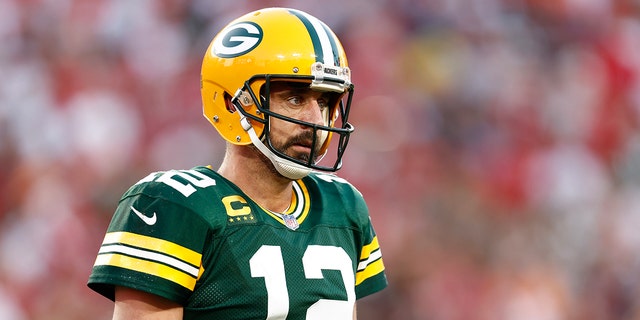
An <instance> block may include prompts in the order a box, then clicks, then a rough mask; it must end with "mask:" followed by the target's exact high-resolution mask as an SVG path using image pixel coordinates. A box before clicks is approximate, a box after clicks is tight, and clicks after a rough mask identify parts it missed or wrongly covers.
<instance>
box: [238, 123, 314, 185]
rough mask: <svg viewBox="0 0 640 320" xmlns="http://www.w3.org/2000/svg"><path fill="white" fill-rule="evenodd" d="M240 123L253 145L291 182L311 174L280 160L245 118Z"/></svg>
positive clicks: (296, 165)
mask: <svg viewBox="0 0 640 320" xmlns="http://www.w3.org/2000/svg"><path fill="white" fill-rule="evenodd" d="M240 123H241V124H242V128H243V129H244V131H246V132H247V133H248V134H249V137H250V138H251V142H252V143H253V145H254V146H256V148H258V150H260V152H262V153H263V154H264V155H265V156H266V157H267V158H268V159H269V160H271V163H273V166H274V167H275V168H276V170H277V171H278V173H280V174H281V175H283V176H285V177H287V178H289V179H291V180H298V179H301V178H303V177H306V176H307V175H308V174H309V173H310V172H311V169H310V168H307V167H305V166H302V165H299V164H297V163H294V162H292V161H289V160H287V159H283V158H280V157H278V156H277V155H275V154H274V153H273V152H271V150H269V148H267V146H265V145H264V143H262V141H260V138H258V135H256V132H255V130H253V126H251V124H250V123H249V120H248V119H247V118H246V117H245V116H242V118H241V119H240Z"/></svg>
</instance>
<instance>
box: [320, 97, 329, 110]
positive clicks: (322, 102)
mask: <svg viewBox="0 0 640 320" xmlns="http://www.w3.org/2000/svg"><path fill="white" fill-rule="evenodd" d="M318 106H319V107H320V110H324V109H326V108H328V107H329V101H327V100H324V99H320V100H318Z"/></svg>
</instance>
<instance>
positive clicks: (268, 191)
mask: <svg viewBox="0 0 640 320" xmlns="http://www.w3.org/2000/svg"><path fill="white" fill-rule="evenodd" d="M218 173H219V174H221V175H222V176H223V177H225V178H226V179H228V180H229V181H231V182H233V183H234V184H235V185H237V186H238V187H239V188H240V189H241V190H242V191H243V192H244V193H246V194H247V195H248V196H249V197H250V198H251V199H252V200H253V201H255V202H256V203H257V204H259V205H260V206H262V207H263V208H266V209H268V210H271V211H274V212H283V211H285V210H286V209H287V208H288V207H289V205H290V204H291V195H292V191H291V190H292V183H293V181H292V180H291V179H288V178H286V177H283V176H282V175H281V174H279V173H278V172H277V171H276V170H275V168H273V165H272V164H271V162H270V161H269V160H268V159H266V158H264V156H263V155H262V153H260V151H258V150H257V149H255V148H254V147H253V146H236V145H229V146H228V147H227V152H226V154H225V157H224V160H223V161H222V164H221V165H220V168H219V169H218Z"/></svg>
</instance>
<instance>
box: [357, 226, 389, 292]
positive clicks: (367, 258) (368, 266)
mask: <svg viewBox="0 0 640 320" xmlns="http://www.w3.org/2000/svg"><path fill="white" fill-rule="evenodd" d="M383 270H384V263H383V262H382V251H380V244H379V243H378V237H373V240H371V243H369V244H368V245H366V246H364V247H362V251H361V253H360V263H358V269H357V271H356V285H359V284H360V283H362V282H363V281H364V280H366V279H368V278H370V277H373V276H375V275H376V274H378V273H380V272H382V271H383Z"/></svg>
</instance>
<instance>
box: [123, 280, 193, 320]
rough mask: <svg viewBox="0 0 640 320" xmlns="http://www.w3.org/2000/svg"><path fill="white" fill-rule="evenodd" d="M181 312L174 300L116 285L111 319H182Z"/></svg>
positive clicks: (179, 306)
mask: <svg viewBox="0 0 640 320" xmlns="http://www.w3.org/2000/svg"><path fill="white" fill-rule="evenodd" d="M182 314H183V310H182V306H181V305H179V304H178V303H176V302H173V301H170V300H167V299H165V298H162V297H160V296H157V295H153V294H150V293H146V292H142V291H138V290H135V289H130V288H126V287H116V290H115V305H114V310H113V320H124V319H141V320H144V319H149V320H150V319H153V320H174V319H182Z"/></svg>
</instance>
